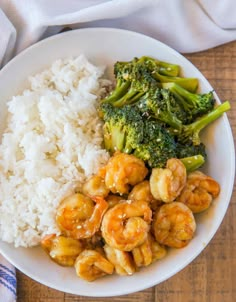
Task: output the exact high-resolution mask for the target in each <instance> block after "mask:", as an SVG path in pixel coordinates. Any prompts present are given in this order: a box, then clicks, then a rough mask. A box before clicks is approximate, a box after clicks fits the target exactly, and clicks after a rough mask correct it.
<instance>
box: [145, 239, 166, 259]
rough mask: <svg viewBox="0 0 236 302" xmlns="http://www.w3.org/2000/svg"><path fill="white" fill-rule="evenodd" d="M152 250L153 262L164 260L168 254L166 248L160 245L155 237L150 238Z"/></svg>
mask: <svg viewBox="0 0 236 302" xmlns="http://www.w3.org/2000/svg"><path fill="white" fill-rule="evenodd" d="M149 240H150V243H151V250H152V262H154V261H156V260H160V259H162V258H164V257H165V256H166V254H167V250H166V248H165V246H163V245H161V244H159V243H158V242H157V241H156V240H155V238H154V237H153V236H150V239H149Z"/></svg>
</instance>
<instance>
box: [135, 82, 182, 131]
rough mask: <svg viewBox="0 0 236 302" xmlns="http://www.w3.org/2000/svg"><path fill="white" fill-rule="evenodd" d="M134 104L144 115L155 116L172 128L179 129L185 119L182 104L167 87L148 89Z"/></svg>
mask: <svg viewBox="0 0 236 302" xmlns="http://www.w3.org/2000/svg"><path fill="white" fill-rule="evenodd" d="M136 106H137V107H138V108H139V110H140V111H141V112H142V114H143V115H145V116H146V117H149V116H150V117H153V118H156V119H157V120H159V121H161V122H163V123H166V124H167V125H169V126H171V127H172V128H174V129H180V128H181V127H182V124H183V123H185V121H186V120H187V115H186V113H185V111H184V110H183V108H182V106H181V105H180V104H179V103H178V102H177V101H176V100H175V98H174V97H173V95H172V94H171V93H170V91H169V90H167V89H163V88H161V89H160V88H158V89H155V90H150V91H149V92H147V93H146V94H145V95H143V96H142V97H141V98H140V100H139V101H138V102H137V103H136Z"/></svg>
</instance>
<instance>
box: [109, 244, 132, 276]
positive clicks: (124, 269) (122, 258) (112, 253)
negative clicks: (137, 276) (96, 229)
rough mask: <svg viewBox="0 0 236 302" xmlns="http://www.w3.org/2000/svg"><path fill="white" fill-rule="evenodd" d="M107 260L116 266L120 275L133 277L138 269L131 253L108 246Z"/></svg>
mask: <svg viewBox="0 0 236 302" xmlns="http://www.w3.org/2000/svg"><path fill="white" fill-rule="evenodd" d="M104 251H105V253H106V257H107V259H108V260H109V261H110V262H111V263H112V264H113V265H114V267H115V271H116V273H117V274H118V275H122V276H123V275H133V273H134V272H135V271H136V267H135V264H134V261H133V259H132V256H131V255H130V253H129V252H124V251H120V250H118V249H115V248H113V247H111V246H109V245H107V244H105V246H104Z"/></svg>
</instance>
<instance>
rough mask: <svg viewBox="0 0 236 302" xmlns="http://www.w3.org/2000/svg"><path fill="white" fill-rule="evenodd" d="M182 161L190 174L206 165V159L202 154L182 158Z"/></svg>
mask: <svg viewBox="0 0 236 302" xmlns="http://www.w3.org/2000/svg"><path fill="white" fill-rule="evenodd" d="M180 160H181V161H182V163H183V164H184V165H185V168H186V170H187V172H188V173H189V172H193V171H195V170H197V169H199V168H200V167H201V166H203V165H204V163H205V158H204V157H203V156H202V155H201V154H198V155H194V156H189V157H185V158H180Z"/></svg>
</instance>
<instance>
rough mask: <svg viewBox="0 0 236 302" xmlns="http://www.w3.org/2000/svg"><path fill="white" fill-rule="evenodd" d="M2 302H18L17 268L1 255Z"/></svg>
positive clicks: (0, 295) (0, 285)
mask: <svg viewBox="0 0 236 302" xmlns="http://www.w3.org/2000/svg"><path fill="white" fill-rule="evenodd" d="M0 301H1V302H15V301H16V272H15V268H14V266H13V265H12V264H10V263H9V262H8V261H7V260H6V259H5V258H4V257H3V256H2V255H1V254H0Z"/></svg>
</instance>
